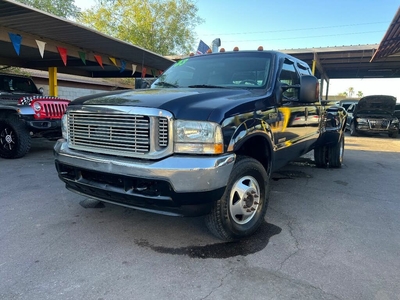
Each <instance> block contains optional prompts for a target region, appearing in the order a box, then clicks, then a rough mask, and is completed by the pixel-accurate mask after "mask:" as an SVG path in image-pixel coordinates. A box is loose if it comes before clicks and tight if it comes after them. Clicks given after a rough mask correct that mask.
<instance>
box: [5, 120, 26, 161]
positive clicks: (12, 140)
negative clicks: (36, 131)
mask: <svg viewBox="0 0 400 300" xmlns="http://www.w3.org/2000/svg"><path fill="white" fill-rule="evenodd" d="M30 148H31V136H30V135H29V132H28V130H27V129H26V128H25V125H24V123H23V122H21V121H20V120H19V119H18V117H16V116H11V117H8V118H6V119H4V120H1V121H0V157H2V158H20V157H22V156H24V155H25V154H26V153H28V151H29V149H30Z"/></svg>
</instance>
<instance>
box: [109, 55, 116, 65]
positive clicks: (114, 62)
mask: <svg viewBox="0 0 400 300" xmlns="http://www.w3.org/2000/svg"><path fill="white" fill-rule="evenodd" d="M108 58H109V59H110V61H111V62H112V63H113V64H114V66H117V60H116V59H115V58H114V57H108Z"/></svg>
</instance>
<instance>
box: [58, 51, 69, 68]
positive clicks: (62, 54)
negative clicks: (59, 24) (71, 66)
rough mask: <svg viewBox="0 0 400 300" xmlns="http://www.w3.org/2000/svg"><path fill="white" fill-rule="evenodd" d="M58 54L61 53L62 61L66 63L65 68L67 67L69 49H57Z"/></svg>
mask: <svg viewBox="0 0 400 300" xmlns="http://www.w3.org/2000/svg"><path fill="white" fill-rule="evenodd" d="M57 50H58V53H60V56H61V59H62V61H63V63H64V66H66V65H67V49H65V48H63V47H57Z"/></svg>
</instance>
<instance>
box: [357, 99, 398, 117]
mask: <svg viewBox="0 0 400 300" xmlns="http://www.w3.org/2000/svg"><path fill="white" fill-rule="evenodd" d="M395 106H396V98H395V97H393V96H386V95H374V96H367V97H364V98H361V99H360V101H359V102H358V104H357V108H356V112H357V113H358V114H360V113H363V114H365V113H371V112H374V113H379V112H381V113H385V114H393V112H394V108H395Z"/></svg>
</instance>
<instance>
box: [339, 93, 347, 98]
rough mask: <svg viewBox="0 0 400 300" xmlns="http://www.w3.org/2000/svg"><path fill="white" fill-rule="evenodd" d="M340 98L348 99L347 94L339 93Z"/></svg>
mask: <svg viewBox="0 0 400 300" xmlns="http://www.w3.org/2000/svg"><path fill="white" fill-rule="evenodd" d="M338 96H340V97H347V92H343V93H339V94H338Z"/></svg>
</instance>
